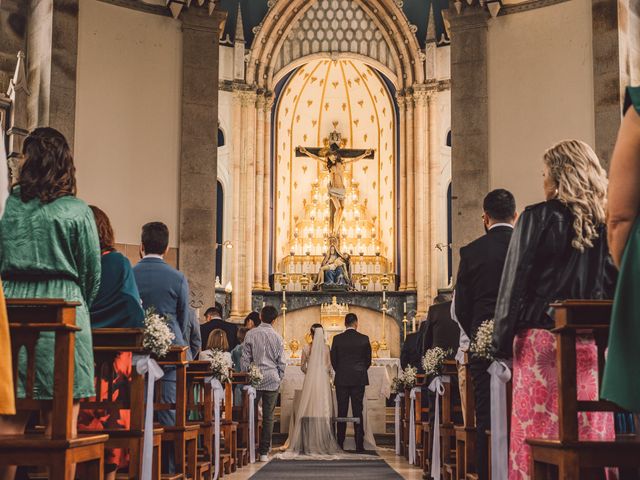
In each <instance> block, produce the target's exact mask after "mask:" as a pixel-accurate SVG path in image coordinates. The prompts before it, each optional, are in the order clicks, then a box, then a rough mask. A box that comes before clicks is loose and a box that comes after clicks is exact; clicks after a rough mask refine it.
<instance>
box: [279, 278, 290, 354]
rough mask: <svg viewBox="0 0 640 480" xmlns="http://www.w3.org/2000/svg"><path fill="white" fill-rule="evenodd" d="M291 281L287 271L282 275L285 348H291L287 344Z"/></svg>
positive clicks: (283, 338) (283, 337)
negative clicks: (289, 287) (288, 299)
mask: <svg viewBox="0 0 640 480" xmlns="http://www.w3.org/2000/svg"><path fill="white" fill-rule="evenodd" d="M288 283H289V277H288V276H287V273H286V272H285V273H284V274H283V275H282V276H281V277H280V285H281V286H282V307H281V308H282V340H284V349H285V350H289V345H288V344H287V284H288Z"/></svg>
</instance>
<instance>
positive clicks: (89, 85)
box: [75, 1, 182, 247]
mask: <svg viewBox="0 0 640 480" xmlns="http://www.w3.org/2000/svg"><path fill="white" fill-rule="evenodd" d="M78 36H79V40H78V43H79V45H78V80H77V82H78V83H77V85H78V91H77V110H76V115H77V116H76V140H75V158H76V165H77V168H78V190H79V196H80V197H81V198H82V199H84V200H86V201H87V202H90V203H95V204H96V205H98V206H100V208H102V209H103V210H105V212H107V214H108V215H109V217H110V218H111V221H112V223H113V226H114V229H115V233H116V240H117V241H118V242H119V243H126V244H138V243H139V241H140V238H139V237H140V227H141V226H142V225H143V224H144V223H146V222H148V221H152V220H160V221H163V222H165V223H166V224H167V225H168V226H169V229H170V231H171V236H170V245H171V246H172V247H176V246H177V245H178V192H179V188H178V186H179V170H178V167H179V153H180V152H179V141H180V105H181V95H182V91H181V72H182V44H181V41H182V40H181V39H182V36H181V32H180V23H179V22H178V21H175V20H173V19H171V18H167V17H160V16H156V15H148V14H144V13H141V12H137V11H134V10H130V9H127V8H121V7H117V6H113V5H109V4H106V3H103V2H98V1H86V2H85V1H83V2H81V6H80V20H79V35H78Z"/></svg>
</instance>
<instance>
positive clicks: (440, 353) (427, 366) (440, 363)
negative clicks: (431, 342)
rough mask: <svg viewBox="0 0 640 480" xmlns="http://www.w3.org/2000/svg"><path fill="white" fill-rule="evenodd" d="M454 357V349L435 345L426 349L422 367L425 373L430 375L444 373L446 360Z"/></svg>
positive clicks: (434, 375)
mask: <svg viewBox="0 0 640 480" xmlns="http://www.w3.org/2000/svg"><path fill="white" fill-rule="evenodd" d="M450 358H453V350H451V349H450V348H449V349H447V350H445V349H444V348H442V347H433V348H430V349H429V350H427V351H426V353H425V354H424V357H422V367H423V368H424V373H425V375H427V376H430V377H437V376H439V375H442V369H443V367H444V361H445V360H448V359H450Z"/></svg>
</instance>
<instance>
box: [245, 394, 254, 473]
mask: <svg viewBox="0 0 640 480" xmlns="http://www.w3.org/2000/svg"><path fill="white" fill-rule="evenodd" d="M243 390H245V391H246V392H247V396H248V397H249V460H250V461H251V463H255V462H256V431H255V428H256V425H255V399H256V389H255V388H254V387H252V386H251V385H245V386H244V387H243Z"/></svg>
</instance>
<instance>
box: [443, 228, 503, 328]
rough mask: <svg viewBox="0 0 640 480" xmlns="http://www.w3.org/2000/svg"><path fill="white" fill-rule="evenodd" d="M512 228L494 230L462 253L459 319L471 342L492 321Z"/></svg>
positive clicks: (458, 301)
mask: <svg viewBox="0 0 640 480" xmlns="http://www.w3.org/2000/svg"><path fill="white" fill-rule="evenodd" d="M512 233H513V228H511V227H508V226H498V227H494V228H492V229H491V230H489V232H487V234H486V235H483V236H482V237H480V238H478V239H477V240H474V241H473V242H471V243H470V244H469V245H467V246H466V247H462V248H461V249H460V266H459V267H458V276H457V280H456V300H455V303H456V317H457V318H458V322H460V325H461V326H462V328H463V330H464V331H465V333H466V334H467V336H468V337H469V338H473V336H474V335H475V332H476V330H477V329H478V327H479V326H480V325H481V324H482V322H484V321H485V320H489V319H491V318H493V316H494V314H495V310H496V299H497V298H498V291H499V289H500V279H501V278H502V270H503V268H504V261H505V258H506V257H507V249H508V248H509V241H510V240H511V234H512Z"/></svg>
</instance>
